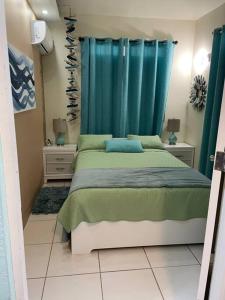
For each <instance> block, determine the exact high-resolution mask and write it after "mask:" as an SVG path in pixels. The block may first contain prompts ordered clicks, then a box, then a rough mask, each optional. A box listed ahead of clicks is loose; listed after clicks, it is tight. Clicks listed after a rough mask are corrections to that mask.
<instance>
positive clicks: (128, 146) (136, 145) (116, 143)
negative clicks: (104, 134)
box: [105, 139, 144, 153]
mask: <svg viewBox="0 0 225 300" xmlns="http://www.w3.org/2000/svg"><path fill="white" fill-rule="evenodd" d="M105 145H106V152H126V153H140V152H144V150H143V148H142V145H141V142H140V141H137V140H133V141H131V140H130V141H129V140H123V139H113V140H108V141H105Z"/></svg>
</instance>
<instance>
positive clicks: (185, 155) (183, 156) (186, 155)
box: [167, 149, 193, 160]
mask: <svg viewBox="0 0 225 300" xmlns="http://www.w3.org/2000/svg"><path fill="white" fill-rule="evenodd" d="M167 150H168V151H169V152H170V153H171V154H173V155H174V156H176V157H177V158H179V159H180V160H192V158H193V151H189V150H178V149H176V150H175V149H167Z"/></svg>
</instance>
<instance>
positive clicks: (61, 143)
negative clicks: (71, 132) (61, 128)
mask: <svg viewBox="0 0 225 300" xmlns="http://www.w3.org/2000/svg"><path fill="white" fill-rule="evenodd" d="M56 145H57V146H64V145H65V133H59V134H58V135H57V137H56Z"/></svg>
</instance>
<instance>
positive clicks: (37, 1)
mask: <svg viewBox="0 0 225 300" xmlns="http://www.w3.org/2000/svg"><path fill="white" fill-rule="evenodd" d="M28 2H29V4H30V6H31V8H32V10H33V12H34V13H35V15H36V17H37V18H38V19H39V20H44V21H57V20H59V19H60V16H59V9H58V5H57V3H56V0H28ZM43 10H46V11H47V14H43V13H42V11H43Z"/></svg>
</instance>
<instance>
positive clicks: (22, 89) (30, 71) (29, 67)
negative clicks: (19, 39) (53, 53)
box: [8, 45, 36, 113]
mask: <svg viewBox="0 0 225 300" xmlns="http://www.w3.org/2000/svg"><path fill="white" fill-rule="evenodd" d="M8 52H9V66H10V77H11V84H12V98H13V106H14V112H15V113H18V112H22V111H26V110H29V109H34V108H36V99H35V85H34V63H33V60H31V59H30V58H29V57H28V56H26V55H24V54H22V53H21V52H20V51H19V50H17V49H16V48H14V47H12V46H11V45H9V47H8Z"/></svg>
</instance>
